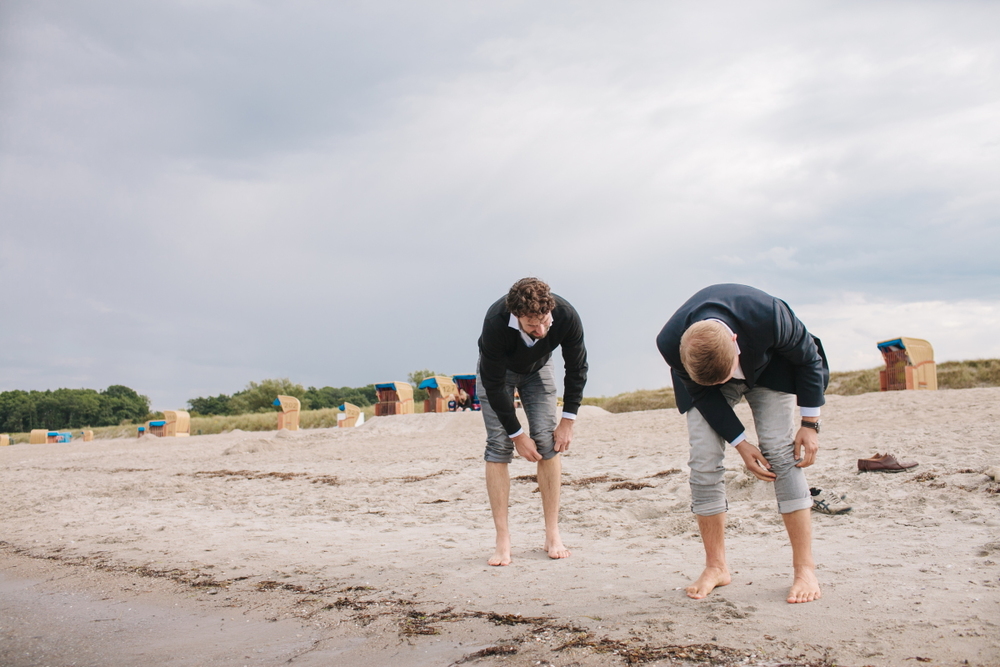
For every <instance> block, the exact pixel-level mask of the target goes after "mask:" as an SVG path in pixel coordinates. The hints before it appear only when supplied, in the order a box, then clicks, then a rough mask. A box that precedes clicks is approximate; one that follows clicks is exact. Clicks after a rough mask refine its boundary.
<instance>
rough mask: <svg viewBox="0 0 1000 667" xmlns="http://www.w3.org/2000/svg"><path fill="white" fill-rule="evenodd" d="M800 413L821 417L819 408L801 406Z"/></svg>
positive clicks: (806, 415)
mask: <svg viewBox="0 0 1000 667" xmlns="http://www.w3.org/2000/svg"><path fill="white" fill-rule="evenodd" d="M799 414H800V415H801V416H803V417H819V408H799Z"/></svg>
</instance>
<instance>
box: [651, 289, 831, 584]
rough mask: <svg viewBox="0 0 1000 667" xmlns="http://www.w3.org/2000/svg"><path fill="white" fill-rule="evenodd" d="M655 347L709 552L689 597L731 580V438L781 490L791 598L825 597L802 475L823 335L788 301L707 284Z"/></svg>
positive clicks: (809, 457)
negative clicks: (683, 430) (751, 434)
mask: <svg viewBox="0 0 1000 667" xmlns="http://www.w3.org/2000/svg"><path fill="white" fill-rule="evenodd" d="M656 345H657V347H658V348H659V350H660V354H662V355H663V358H664V359H665V360H666V362H667V364H669V365H670V372H671V376H672V378H673V384H674V392H675V395H676V397H677V407H678V409H679V410H680V411H681V412H682V413H685V414H686V415H687V424H688V439H689V442H690V445H691V452H690V459H689V461H688V466H689V467H690V469H691V475H690V486H691V510H692V512H694V514H695V515H696V516H697V517H698V529H699V531H700V532H701V538H702V543H703V545H704V547H705V569H704V570H703V572H702V574H701V576H700V577H698V579H697V580H696V581H695V582H694V583H692V584H691V585H690V586H688V587H687V594H688V596H689V597H691V598H694V599H701V598H704V597H705V596H707V595H708V594H709V593H711V591H712V590H713V589H714V588H716V587H718V586H725V585H727V584H729V583H730V582H731V580H732V577H731V575H730V573H729V568H728V565H727V562H726V550H725V523H726V511H727V510H728V508H729V505H728V502H727V500H726V490H725V482H724V477H723V476H724V473H725V467H724V466H723V461H724V459H725V454H726V442H728V443H729V444H730V445H732V446H733V447H735V449H736V451H737V452H738V453H739V455H740V457H741V458H742V459H743V462H744V463H745V464H746V467H747V469H748V470H749V471H750V472H751V473H753V475H754V476H755V477H757V478H758V479H761V480H764V481H766V482H771V483H773V484H774V492H775V497H776V499H777V501H778V512H780V513H781V517H782V519H783V521H784V524H785V530H786V531H787V532H788V538H789V540H790V541H791V544H792V569H793V579H792V586H791V589H790V590H789V592H788V597H787V600H788V602H792V603H795V602H811V601H812V600H816V599H818V598H819V597H820V596H821V595H822V592H821V590H820V585H819V581H818V580H817V578H816V572H815V570H816V566H815V563H814V561H813V556H812V525H811V516H810V512H811V508H812V496H811V494H810V491H809V485H808V484H807V483H806V480H805V473H804V471H803V469H804V468H807V467H808V466H810V465H812V464H813V462H814V461H815V460H816V453H817V451H818V449H819V439H818V434H819V427H820V421H819V414H820V406H822V405H823V403H824V398H823V393H824V391H825V390H826V386H827V384H828V383H829V380H830V372H829V367H828V366H827V362H826V356H825V354H824V352H823V347H822V345H821V343H820V341H819V339H818V338H816V337H814V336H812V335H811V334H810V333H809V332H808V331H807V330H806V328H805V325H803V324H802V322H800V321H799V319H798V318H797V317H795V314H794V313H793V312H792V310H791V308H789V307H788V304H786V303H785V302H784V301H782V300H781V299H777V298H775V297H773V296H771V295H769V294H766V293H764V292H762V291H760V290H758V289H755V288H753V287H748V286H746V285H733V284H727V285H712V286H711V287H706V288H705V289H703V290H701V291H699V292H698V293H696V294H695V295H694V296H692V297H691V298H690V299H688V301H687V302H686V303H684V305H682V306H681V307H680V308H679V309H678V310H677V312H676V313H674V314H673V316H672V317H671V318H670V320H669V321H667V324H666V325H665V326H664V327H663V330H662V331H660V335H659V336H658V337H657V339H656ZM744 397H745V398H746V400H747V402H748V403H749V404H750V410H751V412H752V413H753V417H754V425H755V431H756V435H757V440H758V443H759V445H760V447H759V448H758V447H756V446H754V445H753V444H751V443H750V442H749V441H748V440H747V434H746V430H745V429H744V427H743V424H742V423H741V422H740V420H739V418H738V417H737V416H736V413H735V412H734V411H733V406H735V405H736V404H737V403H738V402H739V401H740V399H741V398H744ZM796 403H798V407H799V413H800V417H801V421H800V422H799V423H798V424H796V421H795V407H796ZM796 426H798V428H796Z"/></svg>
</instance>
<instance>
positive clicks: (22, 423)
mask: <svg viewBox="0 0 1000 667" xmlns="http://www.w3.org/2000/svg"><path fill="white" fill-rule="evenodd" d="M34 420H35V402H34V400H33V399H32V397H31V394H29V393H28V392H26V391H21V390H20V389H14V390H12V391H4V392H0V431H4V432H7V433H24V432H25V431H30V430H31V429H32V428H34V423H35V421H34Z"/></svg>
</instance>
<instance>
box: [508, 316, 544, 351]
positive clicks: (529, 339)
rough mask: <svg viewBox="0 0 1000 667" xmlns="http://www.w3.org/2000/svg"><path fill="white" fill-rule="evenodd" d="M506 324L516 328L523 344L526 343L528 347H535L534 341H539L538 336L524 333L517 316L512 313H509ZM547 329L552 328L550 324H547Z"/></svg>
mask: <svg viewBox="0 0 1000 667" xmlns="http://www.w3.org/2000/svg"><path fill="white" fill-rule="evenodd" d="M552 321H553V322H555V319H554V318H553V320H552ZM507 326H509V327H510V328H511V329H516V330H517V332H518V333H519V334H521V340H523V341H524V344H525V345H527V346H528V347H535V343H537V342H538V341H539V339H538V338H532V337H531V336H529V335H528V334H526V333H524V332H523V331H522V330H521V323H520V322H518V321H517V316H516V315H515V314H514V313H511V314H510V320H508V321H507ZM549 329H550V330H551V329H552V325H551V324H550V325H549Z"/></svg>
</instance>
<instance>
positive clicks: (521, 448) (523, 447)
mask: <svg viewBox="0 0 1000 667" xmlns="http://www.w3.org/2000/svg"><path fill="white" fill-rule="evenodd" d="M514 449H516V450H517V453H518V454H520V455H521V456H522V457H524V459H526V460H528V461H541V460H542V455H541V454H539V453H538V447H537V446H536V445H535V441H534V440H532V439H531V438H529V437H528V434H527V433H522V434H521V435H519V436H517V437H516V438H514Z"/></svg>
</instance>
